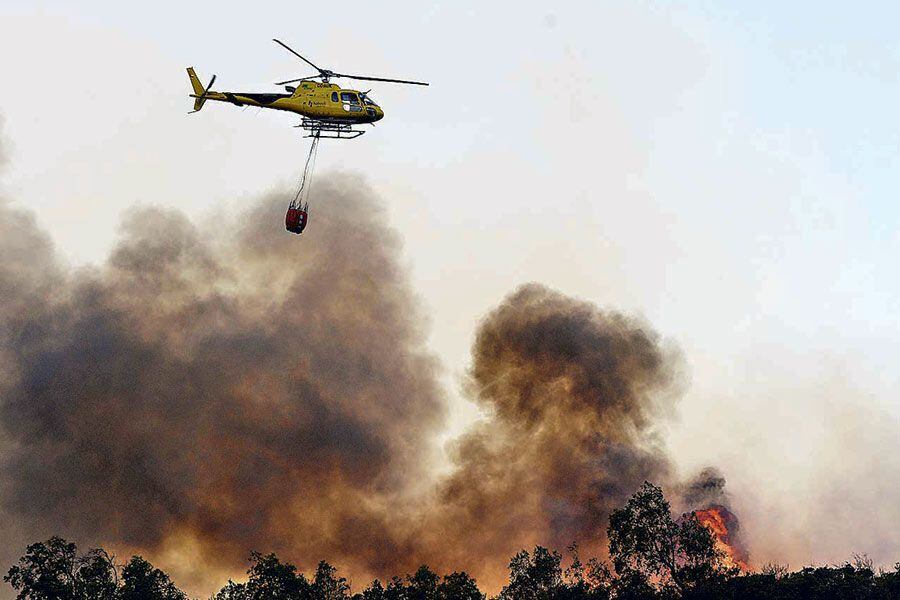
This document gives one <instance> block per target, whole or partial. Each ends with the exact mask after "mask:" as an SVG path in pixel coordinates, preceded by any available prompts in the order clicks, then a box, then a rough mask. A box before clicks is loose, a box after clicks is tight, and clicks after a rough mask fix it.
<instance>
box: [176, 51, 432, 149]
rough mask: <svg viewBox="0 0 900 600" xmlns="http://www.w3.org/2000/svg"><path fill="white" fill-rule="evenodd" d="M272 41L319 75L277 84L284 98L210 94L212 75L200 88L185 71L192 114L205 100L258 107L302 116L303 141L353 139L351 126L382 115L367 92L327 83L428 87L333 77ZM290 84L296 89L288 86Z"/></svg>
mask: <svg viewBox="0 0 900 600" xmlns="http://www.w3.org/2000/svg"><path fill="white" fill-rule="evenodd" d="M272 41H273V42H275V43H276V44H278V45H280V46H282V47H283V48H284V49H285V50H287V51H288V52H290V53H291V54H293V55H294V56H296V57H297V58H299V59H300V60H302V61H303V62H305V63H306V64H308V65H309V66H311V67H312V68H314V69H315V70H316V71H318V72H319V74H318V75H311V76H308V77H300V78H298V79H290V80H288V81H280V82H278V83H276V84H275V85H283V86H285V88H284V89H285V90H286V91H287V92H288V93H286V94H268V93H256V92H216V91H213V90H212V86H213V83H215V81H216V76H215V75H213V76H212V79H211V80H210V81H209V84H208V85H207V86H206V87H203V84H202V83H200V78H199V77H197V74H196V73H195V72H194V68H193V67H189V68H188V70H187V72H188V77H189V78H190V80H191V86H192V87H193V88H194V93H193V94H191V95H190V96H191V98H194V110H193V111H191V112H192V113H194V112H198V111H199V110H200V109H201V108H203V104H204V103H205V102H206V101H207V100H215V101H218V102H228V103H231V104H234V105H235V106H259V107H261V108H271V109H275V110H285V111H288V112H293V113H297V114H299V115H300V116H301V120H300V124H299V125H297V127H299V128H302V129H303V130H305V131H307V132H308V134H307V136H306V137H313V138H321V137H327V138H334V139H353V138H356V137H359V136H361V135H362V134H363V133H365V131H363V130H361V129H354V128H353V126H354V125H362V124H365V123H375V121H380V120H381V119H382V118H384V111H383V110H382V109H381V107H380V106H378V105H377V104H376V103H375V101H374V100H372V98H371V97H369V92H368V91H365V92H361V91H359V90H352V89H347V88H342V87H341V86H339V85H337V84H334V83H330V80H331V79H332V78H340V77H344V78H347V79H360V80H365V81H387V82H390V83H407V84H412V85H428V84H427V83H425V82H422V81H409V80H406V79H389V78H386V77H369V76H365V75H347V74H346V73H336V72H334V71H331V70H329V69H321V68H319V67H317V66H316V65H314V64H313V63H312V62H311V61H309V60H307V59H306V58H304V57H303V56H301V55H300V54H299V53H297V52H296V51H295V50H294V49H293V48H291V47H289V46H288V45H287V44H285V43H284V42H282V41H280V40H277V39H273V40H272ZM316 80H321V81H316ZM292 83H296V84H298V85H296V86H293V85H288V84H292Z"/></svg>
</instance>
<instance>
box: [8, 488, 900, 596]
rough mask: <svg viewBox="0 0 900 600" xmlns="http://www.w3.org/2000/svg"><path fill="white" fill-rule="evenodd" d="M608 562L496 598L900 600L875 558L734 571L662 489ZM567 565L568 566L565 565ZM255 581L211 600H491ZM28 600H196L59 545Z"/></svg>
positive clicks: (533, 568)
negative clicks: (794, 568) (874, 565)
mask: <svg viewBox="0 0 900 600" xmlns="http://www.w3.org/2000/svg"><path fill="white" fill-rule="evenodd" d="M608 536H609V562H608V563H607V562H604V561H600V560H597V559H590V560H588V561H587V562H586V563H585V562H582V560H581V559H580V557H579V555H578V548H577V547H576V546H575V545H573V546H572V547H570V548H569V558H568V559H567V560H566V561H563V558H562V556H561V555H560V554H559V553H558V552H555V551H551V550H548V549H546V548H542V547H540V546H538V547H536V548H535V549H534V550H533V551H530V552H529V551H525V550H523V551H521V552H519V553H518V554H516V555H515V556H514V557H513V558H512V559H511V561H510V563H509V580H508V583H507V585H506V586H505V587H504V588H503V590H502V591H501V592H500V593H499V595H498V596H497V598H496V600H613V599H614V600H669V599H672V600H678V599H683V600H713V599H731V600H743V599H763V598H765V599H772V600H807V599H810V600H817V599H822V600H825V599H828V600H831V599H836V600H851V599H852V600H868V599H877V600H888V599H900V564H898V565H896V567H895V569H894V570H893V571H886V572H885V571H880V572H876V571H875V570H874V569H873V568H872V565H871V563H870V562H868V561H867V560H865V559H864V558H859V557H857V558H855V559H854V561H853V562H852V563H847V564H845V565H842V566H830V567H808V568H804V569H802V570H800V571H796V572H788V571H787V570H786V569H784V568H780V567H777V566H768V567H764V568H763V569H762V570H760V571H759V572H753V573H741V572H739V571H738V570H737V569H736V568H734V567H732V566H730V564H731V563H730V562H729V561H728V560H727V557H726V556H725V555H724V553H723V551H722V550H721V549H720V548H718V547H717V545H716V543H715V538H714V537H713V535H712V533H711V532H710V531H709V530H708V529H707V528H706V527H704V526H703V525H702V524H701V523H700V522H699V521H698V519H697V517H696V515H693V514H688V515H683V516H682V517H681V518H680V519H677V520H676V519H674V518H673V517H672V514H671V511H670V507H669V504H668V502H667V501H666V499H665V497H664V496H663V494H662V490H660V489H659V488H658V487H656V486H653V485H651V484H649V483H647V484H644V486H643V487H642V488H641V489H640V490H639V491H638V492H637V493H636V494H635V495H634V496H633V497H632V498H631V499H630V500H629V501H628V503H627V504H626V505H625V506H624V507H622V508H621V509H619V510H617V511H615V512H614V513H613V514H612V516H611V517H610V522H609V529H608ZM564 562H565V566H564ZM250 563H251V565H250V569H249V570H248V572H247V575H248V577H247V581H246V582H243V583H235V582H232V581H229V582H228V584H227V585H226V586H225V587H223V588H222V589H221V590H220V591H219V592H218V593H217V594H215V595H214V596H213V598H212V599H211V600H483V599H484V598H485V594H484V593H482V592H481V590H480V589H479V588H478V585H477V584H476V582H475V580H474V579H473V578H472V577H470V576H469V575H468V574H466V573H462V572H455V573H451V574H449V575H444V576H443V577H441V576H439V575H438V574H436V573H435V572H434V571H432V570H431V569H429V568H428V567H427V566H422V567H420V568H419V569H418V570H417V571H416V572H415V573H412V574H408V575H406V576H405V577H393V578H392V579H391V580H390V581H387V582H385V583H383V582H381V581H378V580H376V581H374V582H372V583H371V584H370V585H369V586H368V587H367V588H366V589H364V590H362V591H360V592H357V593H355V594H353V593H352V592H351V590H350V587H349V585H348V584H347V581H346V579H344V578H343V577H340V575H339V574H338V572H337V569H335V567H333V566H331V565H330V564H328V563H327V562H325V561H322V562H320V563H319V565H318V567H317V568H316V571H315V573H314V574H313V575H312V576H311V577H307V576H306V575H304V574H303V573H298V572H297V568H296V567H295V566H294V565H292V564H290V563H287V562H282V561H281V560H280V559H279V558H278V557H277V556H275V555H274V554H265V555H264V554H259V553H256V552H254V553H252V554H251V556H250ZM4 581H6V582H8V583H9V584H10V585H12V587H13V588H14V589H15V590H16V591H17V593H18V596H17V598H18V599H19V600H187V596H186V595H185V594H184V593H183V592H182V591H180V590H179V589H178V588H177V587H175V585H174V584H173V583H172V582H171V581H170V579H169V577H168V576H167V575H166V574H165V573H163V572H162V571H160V570H159V569H157V568H155V567H153V565H151V564H150V563H149V562H147V561H146V560H144V559H143V558H141V557H139V556H135V557H132V558H131V560H130V561H128V563H126V564H124V565H119V564H117V563H116V562H115V560H114V559H113V557H111V556H110V555H109V554H108V553H107V552H105V551H104V550H101V549H94V550H90V551H89V552H87V553H86V554H79V553H78V551H77V548H76V546H75V544H73V543H70V542H67V541H65V540H63V539H60V538H51V539H50V540H48V541H46V542H40V543H36V544H32V545H31V546H29V547H28V548H27V550H26V552H25V555H24V556H22V557H21V558H20V559H19V562H18V564H17V565H15V566H13V567H12V568H11V569H9V572H8V573H7V575H6V576H5V577H4Z"/></svg>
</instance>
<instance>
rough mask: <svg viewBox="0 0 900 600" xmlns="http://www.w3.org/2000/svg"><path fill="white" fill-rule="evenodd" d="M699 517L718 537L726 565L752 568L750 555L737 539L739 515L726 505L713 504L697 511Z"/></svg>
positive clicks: (717, 546) (742, 568)
mask: <svg viewBox="0 0 900 600" xmlns="http://www.w3.org/2000/svg"><path fill="white" fill-rule="evenodd" d="M695 513H696V515H697V519H698V520H699V521H700V523H701V524H703V526H705V527H706V528H707V529H709V530H710V531H711V532H712V534H713V535H714V536H715V538H716V548H717V549H718V550H720V551H721V552H722V555H723V556H724V563H725V566H726V567H731V568H738V569H740V570H741V571H749V570H750V562H749V561H750V557H749V556H748V554H747V551H746V550H744V548H743V547H742V546H741V544H740V543H739V542H738V540H737V539H736V532H737V526H738V520H737V517H736V516H735V515H734V513H732V512H731V511H730V510H728V509H727V508H725V507H724V506H718V505H713V506H710V507H709V508H705V509H703V510H698V511H695Z"/></svg>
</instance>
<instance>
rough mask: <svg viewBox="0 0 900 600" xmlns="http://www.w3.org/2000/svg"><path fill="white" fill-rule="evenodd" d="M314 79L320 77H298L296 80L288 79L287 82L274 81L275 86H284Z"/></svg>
mask: <svg viewBox="0 0 900 600" xmlns="http://www.w3.org/2000/svg"><path fill="white" fill-rule="evenodd" d="M316 77H321V75H310V76H308V77H299V78H297V79H288V80H287V81H276V82H275V85H285V84H286V83H297V82H298V81H306V80H308V79H315V78H316Z"/></svg>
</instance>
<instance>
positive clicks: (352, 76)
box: [332, 73, 428, 85]
mask: <svg viewBox="0 0 900 600" xmlns="http://www.w3.org/2000/svg"><path fill="white" fill-rule="evenodd" d="M332 77H346V78H347V79H364V80H366V81H387V82H390V83H410V84H412V85H428V84H427V83H425V82H424V81H409V80H407V79H388V78H386V77H366V76H365V75H346V74H344V73H334V74H333V75H332Z"/></svg>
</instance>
